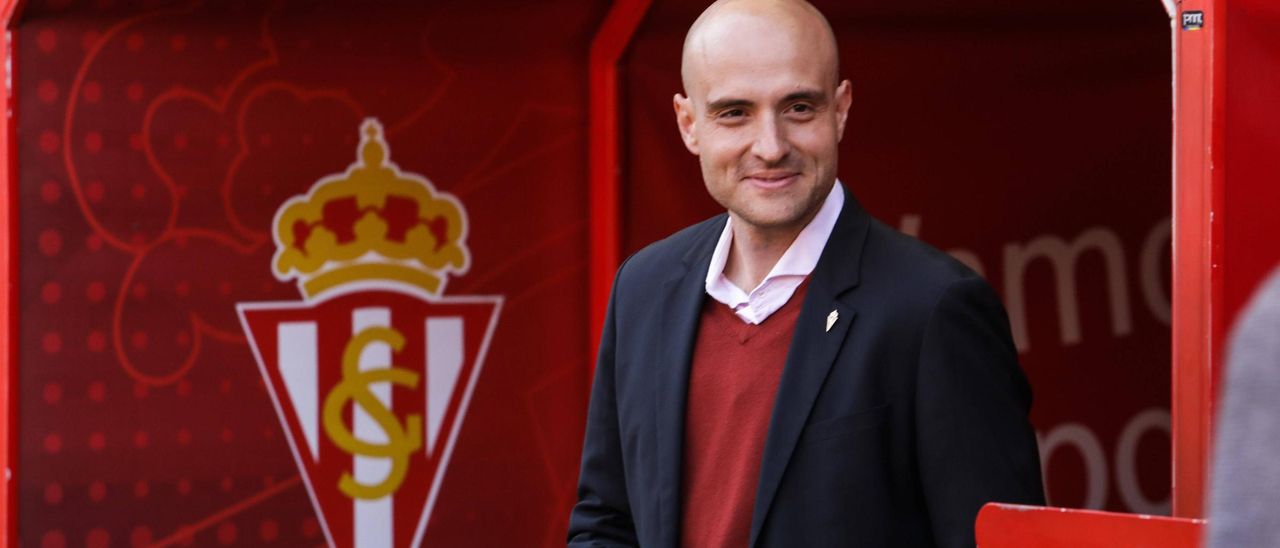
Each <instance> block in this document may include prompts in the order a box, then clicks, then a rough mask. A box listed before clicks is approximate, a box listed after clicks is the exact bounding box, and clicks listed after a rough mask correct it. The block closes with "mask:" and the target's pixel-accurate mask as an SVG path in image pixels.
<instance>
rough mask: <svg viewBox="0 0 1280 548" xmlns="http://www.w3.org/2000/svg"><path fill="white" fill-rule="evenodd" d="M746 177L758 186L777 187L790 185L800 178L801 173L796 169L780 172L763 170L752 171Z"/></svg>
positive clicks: (765, 187)
mask: <svg viewBox="0 0 1280 548" xmlns="http://www.w3.org/2000/svg"><path fill="white" fill-rule="evenodd" d="M744 179H745V180H746V181H747V182H749V183H751V184H752V185H754V186H756V187H758V188H764V189H775V188H782V187H784V186H787V185H790V184H791V183H794V182H796V181H797V180H799V179H800V174H799V173H796V172H794V171H785V172H782V171H779V172H773V171H770V172H761V173H752V174H750V175H748V176H746V177H744Z"/></svg>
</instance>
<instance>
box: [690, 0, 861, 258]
mask: <svg viewBox="0 0 1280 548" xmlns="http://www.w3.org/2000/svg"><path fill="white" fill-rule="evenodd" d="M837 64H838V60H837V52H836V42H835V35H834V34H833V33H832V32H831V27H830V25H829V24H828V23H827V20H826V18H824V17H823V16H822V14H821V13H819V12H818V10H817V9H815V8H814V7H813V6H811V5H809V4H808V3H806V2H804V1H803V0H721V1H719V2H716V3H715V4H712V5H711V7H709V8H707V10H706V11H704V12H703V13H702V15H701V16H700V17H698V20H697V21H695V22H694V24H693V26H692V27H691V28H690V29H689V34H688V36H687V37H686V38H685V43H684V54H683V57H682V60H681V67H680V69H681V70H680V73H681V76H682V78H683V80H684V91H685V95H680V94H677V95H676V96H675V110H676V122H677V124H678V125H679V127H680V134H681V137H682V138H683V139H684V143H685V146H686V147H687V148H688V149H689V151H690V152H692V153H694V154H696V155H698V159H699V162H700V163H701V164H702V177H703V179H704V180H705V182H706V184H707V190H708V192H710V193H711V196H712V198H715V200H716V201H717V202H719V203H720V205H723V206H724V207H725V209H728V210H729V212H730V213H731V214H732V215H733V216H734V218H735V222H743V223H746V224H747V225H748V226H750V227H751V228H754V229H759V230H761V231H763V233H778V234H791V235H794V233H797V232H799V230H800V229H801V228H803V227H804V225H805V224H807V223H808V222H809V220H810V219H811V218H812V217H813V215H814V214H816V213H817V211H818V209H819V208H821V206H822V202H823V199H824V198H826V195H827V193H828V192H830V190H831V185H832V184H834V183H835V177H836V156H837V150H836V145H837V143H839V141H840V138H841V136H842V135H843V134H844V125H845V118H846V117H847V115H848V112H849V103H850V101H851V96H850V90H849V86H850V84H849V82H848V81H847V80H845V81H839V73H838V67H837Z"/></svg>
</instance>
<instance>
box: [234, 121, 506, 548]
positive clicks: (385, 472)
mask: <svg viewBox="0 0 1280 548" xmlns="http://www.w3.org/2000/svg"><path fill="white" fill-rule="evenodd" d="M390 155H391V151H390V147H389V146H388V145H387V142H386V140H385V139H384V137H383V132H382V125H381V124H380V123H379V122H378V121H377V120H375V119H368V120H365V122H364V123H363V124H362V127H361V139H360V144H359V146H358V150H357V158H356V161H355V163H353V164H352V165H351V166H350V167H349V168H348V169H347V170H346V172H344V173H341V174H335V175H330V176H328V177H324V178H322V179H320V180H319V181H317V182H316V183H315V184H314V185H312V187H311V189H310V191H308V192H307V194H305V195H300V196H294V197H293V198H291V199H289V200H288V201H286V202H285V203H284V204H283V205H281V207H280V208H279V209H278V210H277V211H276V215H275V219H274V221H273V223H272V227H273V234H274V237H275V243H276V253H275V255H274V257H273V259H272V265H271V267H272V270H273V273H274V274H275V277H276V279H278V280H280V281H281V282H286V283H295V284H297V287H298V289H299V291H300V292H301V294H302V300H300V301H290V302H256V303H240V304H239V305H238V306H237V310H238V311H239V314H240V322H241V324H242V326H243V327H244V330H245V333H246V334H247V335H248V340H249V344H250V346H251V347H252V349H253V353H254V356H255V357H256V359H257V361H258V366H259V368H260V369H261V373H262V377H263V380H264V381H265V383H266V385H267V387H268V391H269V393H270V395H271V398H272V402H273V403H274V405H275V409H276V413H277V414H278V415H279V418H280V422H281V425H282V426H283V427H284V430H285V432H286V433H287V434H288V439H289V444H290V447H291V449H292V451H293V455H294V458H295V460H296V461H297V464H298V468H299V470H300V472H301V473H302V476H303V478H304V480H305V481H304V483H305V485H306V487H307V490H308V494H309V495H310V497H311V501H312V503H313V505H314V506H315V509H316V513H317V514H318V515H319V517H320V521H321V523H322V525H323V529H324V533H325V536H326V538H327V540H328V541H329V544H330V545H331V546H335V547H346V546H356V547H360V548H398V547H408V546H418V545H420V544H421V543H422V539H423V536H424V535H425V533H426V529H427V525H428V523H429V519H430V516H431V511H432V509H433V507H434V505H435V502H436V497H437V495H438V494H439V491H440V485H441V483H442V480H443V479H444V475H445V470H446V469H447V467H448V464H449V458H450V456H451V454H452V451H453V447H454V443H455V441H456V440H457V436H458V432H459V429H460V428H461V426H462V423H463V418H464V416H465V415H466V411H467V405H468V403H469V400H470V398H471V393H472V390H473V389H474V388H475V384H476V381H477V380H478V379H479V375H480V369H481V365H482V364H483V361H484V356H485V351H486V350H487V349H488V346H489V340H490V338H491V336H492V335H493V330H494V328H495V326H496V324H497V319H498V314H499V312H500V310H501V307H502V298H501V297H498V296H454V295H448V296H446V295H445V294H444V290H445V286H446V285H447V283H448V279H449V276H457V275H461V274H465V273H466V272H467V270H468V267H469V266H470V262H471V259H470V253H469V251H468V248H467V244H466V237H467V228H468V221H467V215H466V211H465V210H464V209H463V207H462V204H461V203H460V202H459V201H458V200H457V199H456V198H454V197H453V196H452V195H449V194H447V193H443V192H439V191H437V190H436V189H435V187H434V186H432V184H431V183H430V182H429V181H428V180H427V179H426V178H424V177H422V176H419V175H415V174H412V173H405V172H402V171H401V170H400V169H399V167H397V166H396V165H395V164H394V163H392V162H391V156H390Z"/></svg>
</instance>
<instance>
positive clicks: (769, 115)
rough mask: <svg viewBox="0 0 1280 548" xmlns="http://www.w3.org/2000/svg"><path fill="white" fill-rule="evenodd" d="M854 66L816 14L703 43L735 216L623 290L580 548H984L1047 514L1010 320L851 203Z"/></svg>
mask: <svg viewBox="0 0 1280 548" xmlns="http://www.w3.org/2000/svg"><path fill="white" fill-rule="evenodd" d="M836 55H837V54H836V44H835V38H834V35H833V33H832V32H831V29H830V27H829V25H828V24H827V22H826V20H825V19H824V18H823V17H822V15H821V14H820V13H818V12H817V10H816V9H814V8H813V7H812V6H810V5H808V4H806V3H803V2H802V1H799V0H797V1H788V2H781V1H766V0H729V1H723V2H718V3H716V4H714V5H712V6H711V7H710V8H708V9H707V10H706V11H705V12H704V13H703V14H702V16H701V17H699V18H698V20H697V21H696V22H695V23H694V25H693V27H692V28H691V29H690V30H689V34H688V36H687V38H686V40H685V46H684V55H683V59H682V66H681V69H682V70H681V73H682V77H683V80H684V90H685V93H686V94H687V96H686V95H676V96H675V111H676V121H677V124H678V126H679V129H680V134H681V137H682V138H683V139H684V143H685V145H686V147H687V148H688V149H689V151H690V152H692V153H693V154H695V155H697V156H698V159H699V162H700V163H701V166H702V175H703V179H704V180H705V182H706V186H707V190H708V192H710V194H711V196H712V197H714V198H715V199H716V201H718V202H719V203H720V204H721V205H723V206H724V207H725V209H727V210H728V213H727V215H720V216H717V217H715V218H712V219H710V220H708V221H705V222H703V223H700V224H697V225H694V226H692V227H689V228H687V229H685V230H683V231H681V232H679V233H677V234H675V235H673V236H671V237H669V238H667V239H666V240H663V241H661V242H658V243H655V244H653V245H651V246H649V247H647V248H645V249H644V250H642V251H640V252H639V253H637V254H636V255H634V256H633V257H631V258H630V259H628V260H627V261H626V262H625V263H624V264H623V266H622V267H621V268H620V269H619V271H618V275H617V278H616V280H615V282H614V287H613V296H612V299H611V301H610V306H609V312H608V317H607V320H606V324H605V326H604V334H603V337H602V340H601V345H600V356H599V361H598V364H597V368H596V378H595V383H594V387H593V389H592V396H591V406H590V410H589V415H588V424H587V433H586V442H585V445H584V447H583V456H582V470H581V478H580V482H579V501H578V503H577V505H576V506H575V507H574V509H573V513H572V516H571V518H570V526H569V544H570V545H574V546H635V545H640V546H676V545H682V546H696V547H702V546H735V547H741V546H780V547H789V546H804V547H808V546H815V547H818V546H821V547H828V546H873V547H874V546H886V547H887V546H972V545H973V544H974V538H973V522H974V519H975V517H976V516H977V513H978V509H979V508H980V507H981V506H982V504H984V503H986V502H989V501H1001V502H1018V503H1031V504H1042V503H1043V502H1042V499H1043V494H1042V490H1041V489H1042V488H1041V482H1040V466H1039V457H1038V454H1037V450H1036V442H1035V435H1034V433H1033V431H1032V429H1031V427H1030V425H1029V424H1028V422H1027V418H1026V417H1027V411H1028V408H1029V407H1030V399H1031V397H1030V390H1029V388H1028V386H1027V383H1026V379H1025V377H1024V376H1023V374H1022V371H1021V370H1020V369H1019V366H1018V362H1017V352H1016V350H1015V349H1014V346H1013V343H1012V340H1011V337H1010V335H1009V327H1008V320H1007V319H1006V317H1005V313H1004V309H1003V307H1002V306H1001V304H1000V302H999V300H998V298H997V297H996V295H995V294H994V292H993V291H992V290H991V288H990V287H989V286H988V285H987V284H986V283H985V282H984V281H983V280H982V279H981V278H980V277H978V276H977V275H976V274H974V273H973V272H972V271H970V270H969V269H967V268H965V267H964V266H963V265H961V264H960V263H958V262H957V261H955V260H952V259H951V258H950V257H948V256H947V255H945V254H943V253H941V252H939V251H937V250H934V249H932V248H930V247H928V246H926V245H924V244H922V243H920V242H919V241H917V240H914V239H912V238H910V237H907V236H904V235H901V234H899V233H897V232H895V231H893V230H892V229H890V228H888V227H886V226H885V225H883V224H881V223H879V222H877V221H875V220H873V219H872V218H870V217H869V216H868V215H867V213H866V212H864V211H863V209H862V208H861V206H859V205H858V202H857V201H856V200H855V199H854V198H853V196H852V195H850V194H849V193H848V192H847V191H846V190H845V189H844V188H843V185H840V184H837V181H836V156H837V144H838V142H839V141H840V139H841V136H842V134H843V132H844V125H845V121H846V116H847V113H848V109H849V105H850V102H851V100H852V99H851V91H850V83H849V82H848V81H847V80H845V81H838V74H837V58H836Z"/></svg>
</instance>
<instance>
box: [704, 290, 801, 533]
mask: <svg viewBox="0 0 1280 548" xmlns="http://www.w3.org/2000/svg"><path fill="white" fill-rule="evenodd" d="M808 284H809V282H808V280H807V279H806V280H805V281H804V282H802V283H801V284H800V286H799V287H797V288H796V291H795V293H794V294H792V295H791V298H790V299H788V300H787V302H786V304H784V305H783V306H782V308H780V309H778V311H777V312H774V313H773V314H771V315H770V316H769V317H768V318H767V319H765V321H764V322H762V323H760V324H749V323H745V322H743V321H742V320H741V319H740V318H738V317H737V316H736V315H735V314H734V311H733V309H731V308H729V307H728V306H726V305H724V304H723V303H720V302H718V301H716V300H715V299H705V302H704V303H703V306H702V314H701V321H700V323H699V326H698V337H697V342H696V343H695V345H694V351H693V361H692V363H691V367H690V372H689V393H688V400H687V403H686V407H685V429H684V470H683V481H682V482H681V490H682V495H681V501H682V504H681V508H682V512H683V520H682V523H683V526H682V527H681V537H680V539H681V545H683V546H686V547H695V546H696V547H734V548H742V547H745V546H746V545H747V542H748V540H749V537H750V534H751V513H752V509H753V508H754V506H755V499H756V485H757V484H758V483H759V479H760V462H761V458H762V456H763V452H764V443H765V438H766V436H767V435H768V432H769V418H770V415H771V414H772V412H773V402H774V399H775V397H776V395H777V392H778V383H779V381H780V380H781V378H782V370H783V368H784V366H785V365H786V360H787V350H788V349H789V348H790V346H791V337H792V334H793V333H794V332H795V326H796V318H797V317H798V316H799V315H800V307H801V304H803V302H804V295H805V293H806V289H807V288H808Z"/></svg>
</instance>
